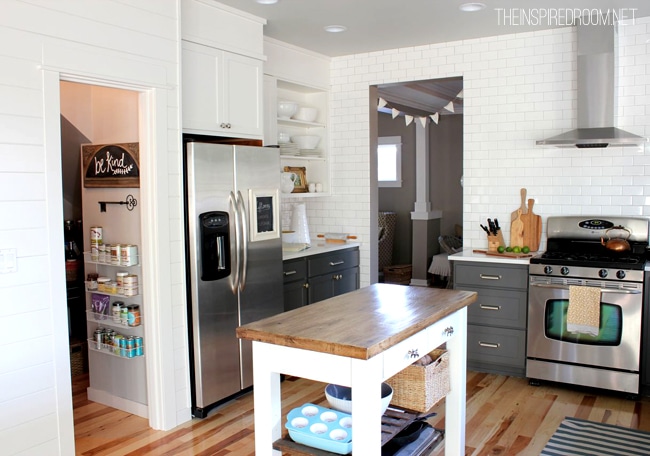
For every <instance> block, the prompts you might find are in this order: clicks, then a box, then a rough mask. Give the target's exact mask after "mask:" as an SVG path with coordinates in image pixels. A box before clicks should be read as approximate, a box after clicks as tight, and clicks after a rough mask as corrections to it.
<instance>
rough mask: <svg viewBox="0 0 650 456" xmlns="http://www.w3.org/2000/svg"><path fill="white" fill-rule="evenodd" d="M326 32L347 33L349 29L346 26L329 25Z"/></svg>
mask: <svg viewBox="0 0 650 456" xmlns="http://www.w3.org/2000/svg"><path fill="white" fill-rule="evenodd" d="M324 29H325V31H326V32H330V33H340V32H345V31H346V30H347V29H348V28H347V27H346V26H345V25H328V26H325V27H324Z"/></svg>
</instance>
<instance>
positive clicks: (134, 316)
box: [127, 305, 140, 326]
mask: <svg viewBox="0 0 650 456" xmlns="http://www.w3.org/2000/svg"><path fill="white" fill-rule="evenodd" d="M127 307H128V309H129V326H140V306H137V305H131V306H127Z"/></svg>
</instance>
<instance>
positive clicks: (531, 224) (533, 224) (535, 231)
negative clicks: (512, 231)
mask: <svg viewBox="0 0 650 456" xmlns="http://www.w3.org/2000/svg"><path fill="white" fill-rule="evenodd" d="M534 204H535V200H534V199H532V198H531V199H529V200H528V212H527V213H526V214H522V215H521V221H522V222H523V224H524V233H523V240H522V241H521V242H522V244H521V246H524V245H527V246H528V247H529V248H530V251H531V252H537V251H538V250H539V242H540V239H541V237H542V217H540V216H539V215H536V214H534V213H533V205H534Z"/></svg>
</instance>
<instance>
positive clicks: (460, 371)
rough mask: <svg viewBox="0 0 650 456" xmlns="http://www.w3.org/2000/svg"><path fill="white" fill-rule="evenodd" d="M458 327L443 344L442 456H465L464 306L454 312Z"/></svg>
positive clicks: (465, 337)
mask: <svg viewBox="0 0 650 456" xmlns="http://www.w3.org/2000/svg"><path fill="white" fill-rule="evenodd" d="M457 314H458V317H460V321H459V327H458V328H454V334H453V337H452V338H451V339H449V340H448V341H447V351H448V352H449V384H450V385H451V391H450V392H449V394H447V398H446V399H445V456H463V455H464V454H465V400H466V391H465V390H466V381H467V307H463V308H462V309H460V310H458V311H457Z"/></svg>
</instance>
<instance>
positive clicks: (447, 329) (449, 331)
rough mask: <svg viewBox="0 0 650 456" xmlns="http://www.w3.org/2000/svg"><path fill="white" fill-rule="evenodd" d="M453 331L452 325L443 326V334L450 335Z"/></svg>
mask: <svg viewBox="0 0 650 456" xmlns="http://www.w3.org/2000/svg"><path fill="white" fill-rule="evenodd" d="M453 333H454V327H453V326H448V327H446V328H445V334H446V335H447V336H451V335H452V334H453Z"/></svg>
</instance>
